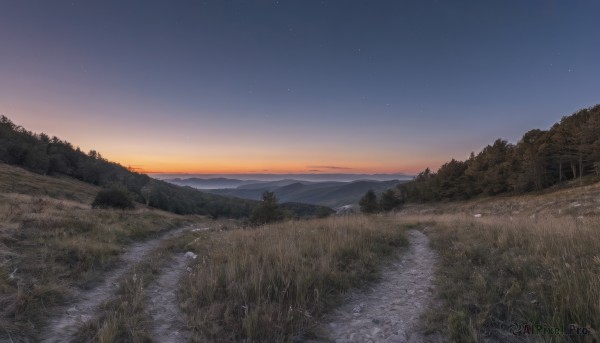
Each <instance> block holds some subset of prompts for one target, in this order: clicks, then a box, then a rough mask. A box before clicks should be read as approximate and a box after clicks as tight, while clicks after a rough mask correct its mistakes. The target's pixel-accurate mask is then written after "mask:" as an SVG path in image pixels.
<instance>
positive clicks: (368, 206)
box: [358, 190, 379, 213]
mask: <svg viewBox="0 0 600 343" xmlns="http://www.w3.org/2000/svg"><path fill="white" fill-rule="evenodd" d="M358 204H359V205H360V211H361V212H363V213H377V211H378V210H379V204H378V203H377V195H375V192H373V191H372V190H368V191H367V193H365V195H364V196H363V197H362V198H361V199H360V202H359V203H358Z"/></svg>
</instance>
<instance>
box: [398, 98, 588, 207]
mask: <svg viewBox="0 0 600 343" xmlns="http://www.w3.org/2000/svg"><path fill="white" fill-rule="evenodd" d="M591 174H594V175H599V174H600V105H596V106H595V107H591V108H587V109H583V110H580V111H578V112H576V113H574V114H572V115H570V116H566V117H563V118H562V120H561V121H560V122H559V123H557V124H555V125H554V126H552V128H551V129H550V130H548V131H543V130H538V129H536V130H531V131H529V132H527V133H525V135H523V137H522V138H521V140H520V141H519V142H518V143H517V144H516V145H515V144H509V143H508V142H507V141H505V140H501V139H498V140H496V141H495V142H494V144H492V145H488V146H487V147H485V148H484V149H483V150H482V151H481V152H480V153H479V154H477V155H475V154H473V153H471V156H470V157H469V159H467V160H466V161H457V160H454V159H453V160H451V161H450V162H447V163H446V164H444V165H443V166H441V167H440V169H439V170H438V171H437V173H433V172H431V171H430V170H429V168H428V169H426V170H425V171H423V172H421V173H420V174H419V175H417V176H416V178H415V179H414V180H413V181H411V182H408V183H404V184H401V185H398V188H399V189H400V190H401V191H402V194H403V197H404V199H405V200H406V201H412V202H430V201H440V200H466V199H469V198H472V197H476V196H491V195H496V194H502V193H513V194H519V193H525V192H530V191H537V190H542V189H544V188H547V187H550V186H553V185H556V184H559V183H561V182H563V181H568V180H573V179H580V178H582V177H584V176H586V175H591Z"/></svg>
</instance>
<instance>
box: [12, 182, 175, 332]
mask: <svg viewBox="0 0 600 343" xmlns="http://www.w3.org/2000/svg"><path fill="white" fill-rule="evenodd" d="M186 220H187V219H184V218H182V217H179V216H175V215H171V214H167V213H163V212H160V211H151V210H146V209H139V210H136V211H128V212H124V211H114V210H92V209H90V207H89V205H86V204H82V203H80V202H78V201H69V200H57V199H53V198H48V197H40V196H30V195H23V194H10V193H9V194H7V193H0V338H4V337H6V336H8V335H10V338H11V339H16V340H24V341H26V340H31V339H32V338H33V337H35V336H36V330H38V329H39V328H40V327H42V326H43V323H44V321H45V318H46V316H47V315H48V314H49V313H50V312H51V311H52V309H53V306H55V305H57V304H60V303H63V302H65V301H67V300H68V298H69V296H70V294H71V289H72V287H73V286H80V287H87V286H89V285H91V284H93V283H94V282H97V281H99V280H100V279H101V278H102V275H103V272H104V271H105V270H107V269H109V268H111V267H113V266H114V265H115V263H117V262H118V260H119V256H120V254H121V253H122V252H123V251H124V248H125V246H126V245H127V244H128V243H129V242H131V241H133V240H138V239H143V238H146V237H149V236H152V235H155V234H157V233H158V232H159V231H163V230H166V229H169V228H171V227H173V226H177V225H183V223H184V222H185V221H186Z"/></svg>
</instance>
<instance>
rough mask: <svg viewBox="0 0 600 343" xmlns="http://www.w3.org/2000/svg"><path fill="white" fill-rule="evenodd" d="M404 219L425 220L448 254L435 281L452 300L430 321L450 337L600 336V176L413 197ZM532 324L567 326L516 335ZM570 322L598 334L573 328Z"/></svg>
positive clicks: (560, 338)
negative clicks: (467, 196)
mask: <svg viewBox="0 0 600 343" xmlns="http://www.w3.org/2000/svg"><path fill="white" fill-rule="evenodd" d="M397 220H398V221H400V222H405V221H408V222H416V223H422V225H423V226H427V229H426V230H425V231H426V233H427V235H428V236H429V237H430V238H431V239H432V246H433V247H434V248H435V249H436V250H437V251H438V252H439V253H440V255H441V261H440V266H439V269H438V275H437V284H438V289H439V290H440V294H439V296H440V297H441V299H442V300H443V302H444V304H445V306H446V307H445V311H442V312H439V313H431V314H430V318H429V320H430V325H431V327H432V328H433V329H435V328H439V329H444V330H446V333H447V335H448V337H449V339H451V340H453V341H461V342H479V341H484V340H485V339H490V338H491V339H494V340H495V341H498V342H505V341H506V342H512V341H515V342H516V341H522V339H526V338H527V339H528V338H531V339H541V340H543V341H548V342H595V341H598V340H600V331H598V330H599V328H600V279H599V278H598V275H600V253H599V252H600V250H599V249H600V229H599V228H600V183H593V184H588V185H585V186H579V187H575V185H573V186H572V187H568V188H564V189H558V190H555V191H552V192H550V191H547V192H541V193H536V194H527V195H520V196H497V197H488V198H485V199H477V200H471V201H462V202H446V203H436V204H421V205H418V204H412V205H406V206H405V207H404V208H403V210H402V211H401V212H400V213H398V214H397ZM514 323H517V324H518V325H520V326H519V327H517V326H515V325H514ZM526 324H527V325H530V326H534V325H538V326H539V327H540V328H547V329H552V330H556V329H558V330H559V331H560V332H559V334H551V335H549V334H545V335H540V334H539V332H538V333H537V334H531V333H530V334H529V335H527V334H526V335H521V336H520V337H518V336H517V337H516V336H514V335H513V334H512V332H511V330H518V329H519V328H520V329H521V330H522V329H523V327H524V325H526ZM571 325H575V327H579V328H586V330H588V329H589V330H590V332H589V333H588V334H587V335H584V336H581V335H568V330H569V328H570V327H571ZM594 339H595V340H594Z"/></svg>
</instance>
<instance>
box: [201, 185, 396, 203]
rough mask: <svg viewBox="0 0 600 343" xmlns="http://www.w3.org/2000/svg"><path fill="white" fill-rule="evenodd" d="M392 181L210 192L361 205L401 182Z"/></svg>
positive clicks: (244, 196) (256, 187)
mask: <svg viewBox="0 0 600 343" xmlns="http://www.w3.org/2000/svg"><path fill="white" fill-rule="evenodd" d="M401 182H402V181H399V180H392V181H354V182H314V183H313V182H294V183H291V184H285V183H286V182H284V185H283V186H277V185H276V183H275V184H274V183H268V184H256V185H245V186H241V187H238V188H235V189H217V190H207V192H210V193H214V194H220V195H228V196H235V197H240V198H244V199H253V200H255V199H260V197H261V195H262V193H263V192H264V191H267V190H268V191H272V192H274V193H275V195H276V196H277V198H278V199H279V200H280V201H283V202H288V201H289V202H301V203H307V204H315V205H323V206H329V207H339V206H343V205H350V204H357V203H358V201H359V200H360V198H361V197H362V196H363V195H364V194H365V193H366V192H367V191H368V190H370V189H371V190H373V191H375V192H377V193H380V192H383V191H385V190H387V189H389V188H392V187H395V186H396V185H397V184H399V183H401Z"/></svg>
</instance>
